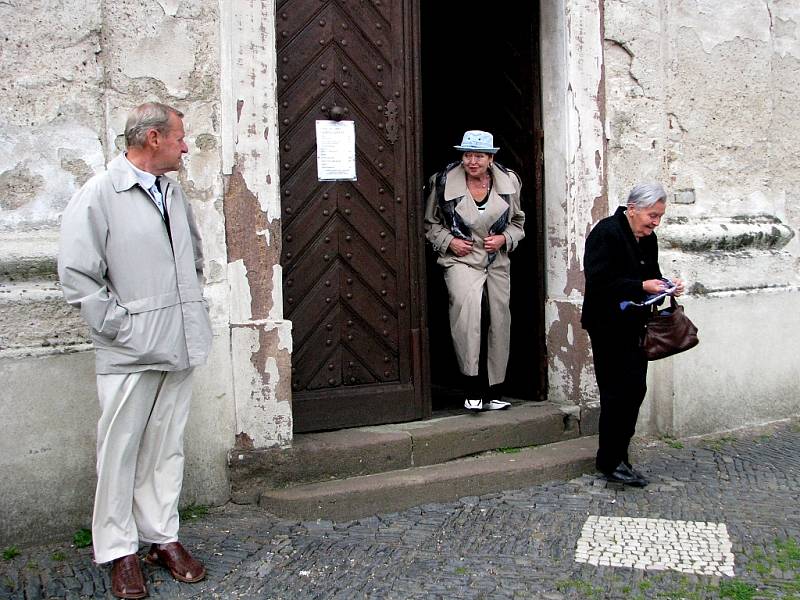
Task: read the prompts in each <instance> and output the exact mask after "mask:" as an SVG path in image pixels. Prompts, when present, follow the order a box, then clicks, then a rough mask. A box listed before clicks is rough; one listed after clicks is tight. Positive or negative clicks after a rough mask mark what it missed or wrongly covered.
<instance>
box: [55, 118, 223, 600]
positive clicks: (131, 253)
mask: <svg viewBox="0 0 800 600" xmlns="http://www.w3.org/2000/svg"><path fill="white" fill-rule="evenodd" d="M182 117H183V114H182V113H181V112H179V111H177V110H175V109H174V108H171V107H169V106H166V105H163V104H159V103H155V102H151V103H147V104H143V105H141V106H139V107H137V108H135V109H134V110H133V111H132V112H131V113H130V115H129V116H128V120H127V123H126V124H125V141H126V145H127V151H126V152H125V154H124V155H120V156H118V157H117V158H115V159H114V160H112V161H111V162H110V163H109V165H108V170H107V171H106V172H104V173H101V174H99V175H96V176H94V177H93V178H92V179H90V180H89V181H88V182H87V183H86V185H84V186H83V187H82V188H81V189H80V190H79V191H78V192H77V193H76V194H75V196H74V197H73V198H72V199H71V200H70V202H69V205H68V206H67V208H66V210H65V211H64V216H63V220H62V224H61V247H60V252H59V260H58V273H59V277H60V279H61V285H62V288H63V291H64V296H65V297H66V299H67V301H68V302H69V303H70V304H71V305H73V306H75V307H77V308H79V309H80V311H81V316H82V317H83V318H84V319H85V321H86V322H87V324H88V325H89V327H90V330H91V336H92V341H93V342H94V347H95V358H96V371H97V393H98V397H99V400H100V408H101V416H100V421H99V423H98V426H97V491H96V494H95V503H94V516H93V519H92V537H93V543H94V555H95V560H96V561H97V562H98V563H106V562H113V565H112V568H111V579H112V593H113V594H114V595H115V596H117V597H118V598H143V597H145V596H146V595H147V587H146V584H145V580H144V576H143V574H142V570H141V566H140V564H139V558H138V556H137V554H136V553H137V551H138V549H139V543H140V542H145V543H150V544H152V545H151V547H150V550H149V552H148V553H147V556H146V559H145V560H147V561H148V562H150V563H152V564H158V565H161V566H164V567H166V568H167V569H169V571H170V573H171V574H172V576H173V577H174V578H175V579H177V580H179V581H183V582H187V583H192V582H195V581H200V580H201V579H203V577H205V568H204V567H203V565H202V564H201V563H200V562H199V561H197V560H196V559H194V558H193V557H192V556H191V555H190V554H189V552H188V551H187V550H186V549H185V548H184V547H183V546H182V545H181V544H180V542H178V500H179V498H180V492H181V485H182V481H183V462H184V459H183V431H184V427H185V425H186V420H187V417H188V414H189V404H190V401H191V394H192V370H193V368H194V367H196V366H197V365H200V364H202V363H204V362H205V360H206V357H207V355H208V352H209V350H210V347H211V323H210V320H209V317H208V311H207V309H206V306H205V302H204V300H203V295H202V290H203V253H202V248H201V243H200V234H199V231H198V229H197V224H196V223H195V219H194V216H193V214H192V209H191V206H190V204H189V202H188V201H187V199H186V196H185V195H184V193H183V190H182V189H181V187H180V185H179V184H178V182H177V181H176V180H175V179H172V178H169V177H166V176H164V174H165V173H168V172H170V171H177V170H178V169H180V167H181V162H182V157H183V154H184V153H186V152H187V151H188V148H187V146H186V142H185V141H184V129H183V121H182Z"/></svg>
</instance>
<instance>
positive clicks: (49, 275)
mask: <svg viewBox="0 0 800 600" xmlns="http://www.w3.org/2000/svg"><path fill="white" fill-rule="evenodd" d="M0 23H3V25H4V27H3V28H2V35H3V39H2V48H1V49H0V380H2V381H3V384H4V385H3V391H2V392H1V393H0V408H2V411H3V414H4V415H6V417H7V418H6V419H4V426H3V436H1V440H2V441H0V457H2V458H0V477H2V478H3V480H4V481H6V483H7V484H6V485H5V486H4V494H3V497H2V499H0V513H2V514H3V515H4V517H5V518H4V519H3V520H2V525H0V539H14V540H17V541H19V542H24V541H26V540H33V539H40V537H41V536H42V535H45V534H56V535H58V534H64V533H68V532H70V531H74V530H75V529H76V528H78V527H82V526H84V525H85V524H86V523H87V522H88V516H89V515H90V514H91V506H92V498H93V486H94V476H93V473H94V460H95V459H94V445H95V441H94V439H95V427H96V421H97V417H98V412H99V410H98V407H97V399H96V393H95V381H94V370H93V366H94V360H93V352H92V350H91V345H90V344H89V339H88V335H87V334H88V332H87V331H86V327H85V325H84V324H83V323H82V321H81V320H80V318H79V316H78V312H77V311H75V310H74V309H71V308H70V307H68V306H67V305H66V303H65V302H64V300H63V297H62V295H61V291H60V289H59V287H58V282H57V279H56V271H55V265H56V254H57V245H58V226H59V219H60V214H61V212H62V211H63V209H64V207H65V206H66V204H67V202H68V201H69V198H70V197H71V196H72V194H73V193H74V192H75V191H76V190H77V189H78V188H79V187H80V186H81V185H82V184H83V183H85V182H86V181H87V180H88V179H89V178H90V177H91V176H92V175H93V174H95V173H98V172H101V171H102V170H103V169H104V168H105V164H106V162H107V161H109V160H110V159H112V158H113V157H114V156H116V155H117V154H118V153H119V152H120V151H121V150H122V149H123V137H122V133H123V129H124V120H125V116H126V114H127V112H128V110H129V109H131V108H132V107H134V106H136V105H138V104H140V103H142V102H145V101H148V100H159V101H162V102H165V103H167V104H171V105H173V106H175V107H176V108H178V109H179V110H181V111H183V112H184V113H185V118H184V122H185V127H186V134H187V136H186V141H187V144H188V146H189V154H188V155H187V156H186V157H185V160H184V167H183V168H182V169H181V171H180V173H178V177H179V179H180V180H181V183H182V185H183V187H184V189H185V191H186V193H187V195H188V197H189V198H190V200H191V202H192V205H193V208H194V212H195V215H196V217H197V220H198V224H199V226H200V229H201V232H202V235H203V242H204V251H205V261H206V264H205V273H206V287H205V290H204V293H205V295H206V297H207V298H208V300H209V305H210V310H211V317H212V324H213V330H214V342H213V349H212V354H211V357H210V359H209V362H208V364H207V365H206V366H204V367H201V368H199V369H197V372H196V383H195V392H194V398H193V408H192V413H191V417H190V423H189V425H188V427H187V431H186V478H185V484H184V489H183V495H182V502H183V503H184V504H187V503H198V504H218V503H222V502H225V501H226V500H227V499H228V498H229V486H228V480H227V471H226V467H225V464H226V459H227V451H228V450H229V449H230V448H231V447H232V446H233V445H234V433H235V432H234V423H235V415H234V403H233V383H232V379H233V378H232V367H231V349H230V328H229V312H230V308H229V301H228V281H227V273H228V268H227V263H228V259H227V250H226V246H225V220H224V213H223V202H222V201H223V187H224V177H223V174H222V159H221V154H222V143H221V141H222V118H221V106H220V96H221V92H220V59H219V45H220V42H219V3H218V2H217V0H143V1H142V2H125V1H123V0H103V1H101V0H81V1H78V0H47V1H45V0H31V1H26V2H18V1H16V0H7V1H5V2H0ZM45 484H46V486H45V488H43V487H42V486H43V485H45ZM43 489H47V490H49V491H48V493H47V494H43V493H42V490H43Z"/></svg>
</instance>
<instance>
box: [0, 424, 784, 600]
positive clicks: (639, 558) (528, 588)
mask: <svg viewBox="0 0 800 600" xmlns="http://www.w3.org/2000/svg"><path fill="white" fill-rule="evenodd" d="M637 454H638V456H639V458H640V461H639V463H638V466H639V468H640V470H641V471H642V472H643V473H644V474H645V475H646V476H647V477H649V478H650V479H651V481H652V483H651V484H650V486H648V487H647V488H645V489H643V490H642V489H634V488H622V487H611V486H608V485H606V483H605V482H603V481H600V480H598V479H597V478H596V477H594V476H590V475H586V476H583V477H580V478H578V479H575V480H572V481H568V482H554V483H551V484H547V485H539V486H535V487H532V488H527V489H522V490H513V491H507V492H503V493H500V494H492V495H488V496H482V497H480V498H478V497H472V498H462V499H461V500H460V501H457V502H452V503H447V504H430V505H426V506H421V507H417V508H414V509H410V510H407V511H403V512H400V513H395V514H387V515H380V516H375V517H371V518H367V519H359V520H356V521H349V522H341V523H332V522H324V521H321V522H320V521H318V522H291V521H286V520H280V519H277V518H274V517H271V516H269V515H266V514H264V513H263V512H261V511H259V510H258V509H257V508H253V507H246V506H235V505H228V506H225V507H223V508H220V509H213V510H210V511H209V512H208V514H207V515H205V516H202V517H200V518H198V519H195V520H191V521H188V522H185V523H184V525H183V527H182V540H183V542H184V543H185V544H186V545H187V546H188V547H189V548H191V549H192V551H193V552H194V553H195V554H196V555H197V556H198V557H199V558H200V559H202V560H203V561H204V562H205V563H206V565H207V567H208V577H207V579H206V580H205V581H203V582H201V583H197V584H194V585H187V584H179V583H176V582H174V581H172V580H171V579H170V578H169V576H168V575H167V574H166V572H165V571H163V570H160V569H157V568H152V567H149V566H148V567H145V569H146V571H145V574H146V576H147V578H148V583H149V586H150V593H151V597H153V598H181V599H182V598H198V599H199V598H245V599H249V598H253V599H256V598H259V599H260V598H264V599H269V598H274V599H300V598H325V599H328V598H336V599H349V598H375V599H378V598H381V599H383V598H390V599H394V598H396V599H406V598H442V599H445V598H447V599H449V598H465V599H472V598H492V599H493V598H515V599H516V598H519V599H522V598H526V599H527V598H543V599H546V600H556V599H568V598H598V599H600V598H602V599H605V598H637V599H638V598H641V599H644V598H675V599H677V598H688V599H705V598H734V599H739V600H742V599H750V598H800V509H798V497H799V492H800V426H798V424H797V423H784V424H782V425H780V426H777V427H773V428H771V429H770V430H768V431H767V430H761V431H759V432H752V431H751V432H747V433H737V434H735V435H730V436H725V437H721V438H716V439H711V438H706V439H696V440H691V441H684V442H682V443H681V442H677V441H673V440H666V441H664V440H662V441H659V442H651V443H650V444H648V445H646V447H643V448H641V449H640V450H638V452H637ZM637 531H638V532H639V533H635V532H637ZM617 534H619V535H617ZM8 554H10V553H9V552H8V551H6V555H8ZM615 564H618V565H621V566H614V565H615ZM626 564H627V565H631V564H632V565H633V566H624V565H626ZM731 566H732V573H733V576H730V572H731ZM678 569H680V570H678ZM705 572H708V573H714V574H710V575H707V574H698V573H705ZM726 572H728V574H725V573H726ZM108 588H109V578H108V570H107V569H106V568H104V567H98V566H95V565H93V563H92V560H91V552H90V551H89V549H76V548H74V547H70V546H69V544H66V543H65V544H60V545H59V544H51V545H47V546H37V547H32V548H23V549H21V553H20V554H19V555H18V556H16V557H13V558H10V559H9V558H6V559H5V560H0V599H7V598H14V599H23V598H25V599H28V600H32V599H34V598H36V599H38V598H70V599H72V598H86V597H88V598H110V597H111V596H110V594H109V593H108Z"/></svg>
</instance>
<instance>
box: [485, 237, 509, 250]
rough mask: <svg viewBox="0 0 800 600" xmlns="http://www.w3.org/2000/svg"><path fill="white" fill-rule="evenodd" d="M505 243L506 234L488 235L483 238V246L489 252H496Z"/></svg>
mask: <svg viewBox="0 0 800 600" xmlns="http://www.w3.org/2000/svg"><path fill="white" fill-rule="evenodd" d="M505 245H506V236H504V235H490V236H489V237H485V238H483V247H484V248H486V251H487V252H489V253H492V252H497V251H499V250H500V248H502V247H503V246H505Z"/></svg>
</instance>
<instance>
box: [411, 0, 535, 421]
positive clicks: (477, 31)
mask: <svg viewBox="0 0 800 600" xmlns="http://www.w3.org/2000/svg"><path fill="white" fill-rule="evenodd" d="M501 6H502V8H495V7H490V6H488V5H487V4H486V2H485V1H482V2H475V1H474V0H466V1H459V2H453V1H435V2H420V11H421V32H422V107H423V111H422V119H423V165H424V167H423V168H424V173H425V177H426V178H427V177H429V176H430V175H431V174H432V173H434V172H435V171H437V170H439V169H441V168H442V167H443V166H444V165H446V164H448V163H449V162H451V161H453V160H457V159H458V158H459V153H458V152H457V151H455V150H454V149H453V146H454V145H456V144H459V143H460V141H461V136H462V135H463V133H464V131H465V130H467V129H484V130H487V131H490V132H492V133H493V134H494V139H495V145H496V146H499V147H500V148H501V150H500V152H499V153H498V154H497V157H496V160H497V161H498V162H499V163H501V164H503V165H505V166H507V167H510V168H512V169H514V170H515V171H516V172H517V173H519V174H520V176H521V177H522V182H523V187H522V203H523V210H524V211H525V214H526V224H525V230H526V239H525V241H524V242H523V243H522V244H521V245H520V247H519V248H518V249H517V250H515V251H514V253H513V255H512V270H511V313H512V339H511V353H510V357H509V367H508V372H507V377H506V389H505V393H506V395H507V396H510V397H513V398H521V399H529V400H540V399H543V398H544V393H545V373H546V370H545V365H544V356H545V353H544V332H543V323H544V315H543V302H542V300H543V284H542V281H543V259H542V256H543V254H542V248H543V240H542V222H543V219H542V196H541V190H542V150H541V131H542V128H541V117H540V115H541V101H540V97H541V96H540V90H539V67H538V65H539V62H538V60H539V59H538V57H539V49H538V27H539V24H538V7H537V3H535V2H503V3H502V4H501ZM427 271H428V276H427V279H428V330H429V336H430V350H431V351H430V355H431V378H432V384H433V408H434V409H437V408H447V407H450V406H453V407H454V406H457V405H458V404H459V403H461V402H463V395H462V394H461V393H460V391H459V390H458V386H459V382H460V377H459V374H458V367H457V365H456V363H455V358H454V356H453V350H452V342H451V339H450V330H449V325H448V321H447V290H446V288H445V286H444V282H443V280H442V275H441V272H440V269H439V268H438V266H437V265H436V264H435V258H434V256H433V253H432V252H431V251H430V248H428V250H427Z"/></svg>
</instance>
